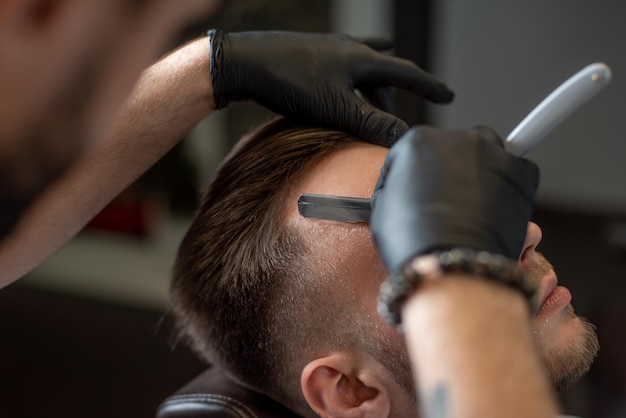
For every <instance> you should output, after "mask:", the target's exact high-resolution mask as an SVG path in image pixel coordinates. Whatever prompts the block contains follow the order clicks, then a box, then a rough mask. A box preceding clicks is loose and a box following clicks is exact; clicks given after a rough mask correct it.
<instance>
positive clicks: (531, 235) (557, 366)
mask: <svg viewBox="0 0 626 418" xmlns="http://www.w3.org/2000/svg"><path fill="white" fill-rule="evenodd" d="M387 151H388V150H387V149H386V148H383V147H380V146H376V145H371V144H365V143H353V144H349V145H347V146H345V147H344V148H341V149H340V150H338V151H336V152H334V153H332V154H331V155H329V156H327V157H325V158H323V159H322V160H321V161H320V162H319V163H318V164H316V165H315V166H313V168H312V169H311V170H309V171H308V172H307V173H306V175H305V177H304V179H303V180H302V182H301V183H299V184H298V185H297V186H296V187H294V190H293V191H292V196H291V199H292V200H291V201H293V202H294V204H293V207H291V208H290V217H291V219H293V220H295V221H296V222H300V223H301V224H300V225H301V226H303V228H304V230H305V231H306V234H307V236H308V238H307V240H308V242H310V243H311V245H313V249H314V251H315V252H316V253H318V255H319V257H320V259H323V260H329V261H328V262H329V263H331V264H333V265H334V266H335V271H336V272H337V275H338V276H339V277H338V279H337V280H338V281H339V280H341V281H342V282H345V281H347V282H349V283H350V285H351V288H352V293H353V296H354V300H355V301H358V302H357V307H356V308H357V309H364V310H367V311H368V316H369V317H371V318H372V332H374V333H375V334H376V335H377V336H378V337H379V338H380V339H384V340H385V341H391V342H392V343H393V344H396V345H398V351H401V352H402V353H405V354H404V355H401V356H399V357H398V359H397V361H401V362H408V357H407V356H406V348H405V343H404V340H403V338H402V337H400V335H399V334H398V333H396V332H395V330H393V329H392V328H391V327H389V326H387V325H386V324H385V323H384V321H383V320H382V319H381V318H380V317H379V315H378V314H377V312H376V299H377V297H378V291H379V287H380V284H381V283H382V281H383V280H385V279H386V278H387V272H386V270H385V268H384V266H383V265H382V262H381V260H380V259H379V257H378V254H377V252H376V249H375V247H374V243H373V240H372V238H371V234H370V231H369V228H368V226H367V225H366V224H364V223H355V224H352V223H343V222H335V221H327V220H319V219H309V218H302V217H300V216H299V214H298V212H297V207H296V203H295V202H296V201H297V198H298V196H299V195H300V194H301V193H314V194H326V195H335V196H349V197H366V198H369V197H371V195H372V193H373V191H374V187H375V184H376V181H377V179H378V175H379V172H380V168H381V167H382V165H383V162H384V159H385V156H386V154H387ZM540 240H541V230H540V229H539V227H538V226H537V225H536V224H534V223H529V226H528V233H527V238H526V243H525V246H524V251H523V254H522V255H521V256H520V263H521V265H522V268H523V269H524V270H525V271H526V272H527V274H528V275H529V276H530V277H532V278H534V279H535V280H537V282H538V283H540V289H541V290H540V292H539V295H538V299H539V302H540V304H541V305H542V308H541V310H540V311H539V313H538V315H537V316H536V318H535V319H534V321H533V326H534V330H535V335H536V337H537V340H538V341H539V346H540V347H541V350H542V354H543V356H544V357H545V360H546V364H547V366H548V370H549V372H550V375H551V377H552V378H553V380H554V382H555V385H557V386H560V385H561V384H562V383H565V382H568V381H572V380H575V379H577V378H579V377H580V375H581V374H582V373H584V372H585V371H586V370H587V369H588V367H589V365H590V363H591V361H592V359H593V357H594V355H595V352H596V351H597V340H596V338H595V334H594V333H593V331H592V328H591V326H590V325H588V324H587V323H585V322H584V321H583V320H581V319H580V318H578V317H577V316H575V315H574V314H573V310H572V308H571V305H569V301H570V298H571V295H569V292H568V291H567V289H565V288H563V287H555V286H556V275H555V273H554V271H553V270H552V266H550V265H549V264H548V262H547V261H546V260H545V258H543V256H541V254H539V253H538V252H537V251H536V247H537V245H538V244H539V241H540ZM581 347H585V348H584V349H581ZM585 352H587V353H585ZM404 366H406V367H398V368H397V369H396V370H409V367H408V364H407V365H404ZM407 373H408V375H407V376H397V375H396V376H393V380H394V382H393V384H397V385H396V389H397V392H398V395H397V402H404V403H405V404H404V405H405V408H406V405H408V404H407V402H409V403H410V402H411V400H410V398H408V397H407V394H402V393H401V392H407V385H409V386H410V385H411V383H410V382H411V376H410V372H407ZM391 374H393V372H391ZM407 382H408V383H407ZM408 391H409V392H413V389H412V388H411V387H409V389H408ZM410 395H411V393H409V394H408V396H409V397H410ZM398 410H399V411H402V410H404V411H407V410H412V409H398Z"/></svg>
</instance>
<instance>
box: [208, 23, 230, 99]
mask: <svg viewBox="0 0 626 418" xmlns="http://www.w3.org/2000/svg"><path fill="white" fill-rule="evenodd" d="M206 35H207V38H208V40H209V57H210V67H209V68H210V69H209V72H210V74H211V83H212V84H213V100H214V101H215V109H216V110H219V109H223V108H225V107H226V106H228V100H227V99H226V98H225V97H224V94H223V90H224V89H223V87H224V86H223V85H222V80H221V79H220V76H221V75H222V73H223V68H222V67H223V65H222V63H223V54H224V50H223V46H224V40H225V34H224V32H223V31H222V30H221V29H210V30H208V31H207V33H206Z"/></svg>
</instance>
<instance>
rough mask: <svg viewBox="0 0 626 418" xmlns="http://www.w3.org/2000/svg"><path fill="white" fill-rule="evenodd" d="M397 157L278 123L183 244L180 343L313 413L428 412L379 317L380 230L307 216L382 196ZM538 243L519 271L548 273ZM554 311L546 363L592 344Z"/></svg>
mask: <svg viewBox="0 0 626 418" xmlns="http://www.w3.org/2000/svg"><path fill="white" fill-rule="evenodd" d="M386 153H387V149H385V148H382V147H379V146H375V145H371V144H367V143H364V142H361V141H358V140H357V139H355V138H352V137H350V136H348V135H346V134H344V133H341V132H336V131H328V130H321V129H314V128H303V127H299V126H294V125H292V124H290V123H289V122H288V121H285V120H279V121H276V122H273V123H271V124H269V125H268V126H266V127H264V128H262V129H261V130H260V131H257V132H254V133H252V134H251V135H250V136H248V137H247V138H245V139H244V140H243V141H242V142H240V143H239V144H238V145H237V147H236V148H235V149H234V150H233V151H232V152H231V155H230V156H229V157H227V159H226V161H225V163H224V164H223V165H222V167H221V169H220V170H219V171H218V172H217V173H216V175H215V177H214V180H213V181H212V183H211V185H210V186H209V188H208V189H207V191H206V193H205V196H204V198H203V201H202V204H201V207H200V209H199V211H198V213H197V215H196V217H195V219H194V221H193V223H192V225H191V227H190V229H189V232H188V234H187V236H186V237H185V240H184V242H183V244H182V246H181V250H180V253H179V257H178V260H177V263H176V268H175V277H174V281H173V283H172V301H173V311H174V313H175V314H176V316H177V320H178V325H179V327H180V329H181V332H182V334H183V335H184V336H185V337H186V338H188V339H189V340H190V342H191V344H192V346H193V347H194V348H195V349H196V351H197V352H198V353H200V355H201V356H202V357H204V358H205V359H206V360H207V361H209V362H212V363H217V364H220V365H221V366H223V367H224V368H225V369H226V370H227V372H229V373H230V374H231V375H232V376H233V377H234V378H235V379H237V380H238V381H240V382H241V383H243V384H245V385H247V386H250V387H252V388H254V389H256V390H258V391H261V392H264V393H266V394H268V395H269V396H271V397H273V398H275V399H277V400H278V401H280V402H282V403H284V404H286V405H287V406H289V407H291V408H292V409H294V410H296V411H297V412H299V413H301V414H303V415H310V413H311V409H312V410H314V411H315V412H316V413H318V414H319V415H322V416H324V415H326V416H337V415H346V414H347V413H348V411H352V412H355V411H357V412H362V413H364V412H365V411H366V410H369V411H376V412H377V413H378V414H380V415H382V416H387V415H389V416H395V415H398V416H407V411H417V406H416V405H415V399H414V388H413V386H412V383H411V372H410V364H409V360H408V356H407V353H406V348H405V344H404V340H403V338H402V337H401V336H400V335H399V334H397V333H396V332H395V331H394V330H393V329H392V328H390V327H389V326H387V325H386V324H385V323H384V321H383V320H382V319H381V318H380V317H379V315H378V314H377V312H376V298H377V295H378V290H379V286H380V283H381V282H382V281H383V280H384V279H385V278H386V275H387V272H386V271H385V268H384V267H383V265H382V263H381V261H380V260H379V258H378V254H377V252H376V249H375V247H374V244H373V241H372V238H371V235H370V231H369V228H368V225H367V224H366V223H343V222H336V221H326V220H319V219H308V218H303V217H301V216H300V215H299V213H298V210H297V200H298V197H299V196H300V194H302V193H315V194H327V195H338V196H350V197H370V196H371V194H372V192H373V190H374V186H375V184H376V180H377V177H378V174H379V170H380V168H381V166H382V164H383V160H384V158H385V155H386ZM539 240H540V231H539V229H538V227H537V226H536V225H534V224H531V225H530V226H529V234H528V239H527V243H526V245H525V250H524V253H523V255H522V257H521V262H522V264H523V265H525V266H529V268H532V269H534V270H533V271H536V272H537V276H538V277H539V276H542V277H543V276H546V277H547V276H549V274H553V273H550V272H551V269H549V268H547V267H546V266H545V264H544V263H543V261H542V260H543V259H542V258H541V257H540V256H539V254H538V253H537V252H536V251H535V248H536V245H537V244H538V242H539ZM545 282H546V283H547V281H545ZM542 289H543V290H544V291H545V292H547V291H548V290H551V289H549V288H548V285H547V284H545V285H543V286H542ZM549 311H550V310H549V309H546V310H545V311H544V312H543V314H545V315H547V317H542V318H541V321H539V320H538V321H537V333H538V335H539V337H540V339H545V340H546V342H547V343H546V344H543V343H542V346H545V348H546V352H547V353H549V352H551V350H550V349H549V348H554V350H552V351H554V352H556V351H559V350H561V351H562V350H564V349H565V348H566V347H568V346H569V340H570V339H574V340H577V341H578V340H582V339H583V338H581V337H580V335H581V334H582V332H581V328H583V327H582V326H581V325H580V324H581V322H580V320H579V319H575V318H569V317H566V315H565V314H561V313H560V311H559V312H557V313H553V312H549ZM550 356H551V355H550ZM566 358H568V359H570V360H571V357H570V355H569V354H566ZM570 363H571V361H570ZM561 368H562V367H559V370H560V369H561Z"/></svg>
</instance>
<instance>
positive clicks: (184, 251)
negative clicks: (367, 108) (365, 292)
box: [171, 118, 356, 398]
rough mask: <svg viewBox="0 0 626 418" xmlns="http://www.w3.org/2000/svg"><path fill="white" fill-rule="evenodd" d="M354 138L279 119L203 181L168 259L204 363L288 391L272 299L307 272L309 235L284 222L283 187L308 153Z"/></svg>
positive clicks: (278, 392)
mask: <svg viewBox="0 0 626 418" xmlns="http://www.w3.org/2000/svg"><path fill="white" fill-rule="evenodd" d="M354 141H356V139H355V138H353V137H351V136H349V135H348V134H346V133H343V132H339V131H330V130H326V129H319V128H311V127H303V126H298V125H296V124H294V123H293V122H291V121H289V120H286V119H283V118H279V119H277V120H273V121H271V122H269V123H267V124H265V125H264V126H261V127H260V128H259V129H257V130H255V131H254V132H252V133H250V134H248V135H247V136H245V137H244V138H242V139H241V140H240V141H239V142H238V143H237V144H236V146H235V147H234V149H233V150H232V151H231V152H230V154H229V155H228V156H227V157H226V159H225V160H224V162H223V163H222V165H221V166H220V168H219V169H218V171H217V172H216V173H215V175H214V177H213V179H212V181H211V183H210V185H209V186H208V188H207V189H206V191H205V193H204V195H203V197H202V199H201V203H200V207H199V209H198V211H197V213H196V215H195V217H194V219H193V221H192V224H191V226H190V228H189V230H188V232H187V234H186V236H185V238H184V240H183V242H182V244H181V247H180V250H179V253H178V257H177V260H176V263H175V268H174V277H173V281H172V284H171V294H172V311H173V313H174V316H175V319H176V321H177V328H178V329H179V331H180V335H181V336H182V337H184V338H185V339H186V340H187V341H188V342H189V343H190V344H191V346H192V347H193V348H194V349H195V351H196V352H197V353H198V354H199V355H200V356H201V357H202V358H203V359H205V360H206V361H208V362H209V363H219V364H220V365H222V366H223V367H224V368H225V369H226V370H227V371H228V372H229V373H231V374H232V375H233V377H235V378H236V379H238V380H240V381H241V382H243V383H244V384H246V385H249V386H253V387H255V388H257V389H260V390H262V391H264V392H266V393H268V394H269V395H271V396H274V397H277V398H280V397H283V396H285V394H284V393H283V392H284V390H283V389H281V388H280V387H278V386H277V382H278V381H280V380H282V379H281V375H282V374H283V372H284V370H281V368H285V367H288V366H287V365H286V364H285V363H286V361H285V356H286V353H285V348H284V347H283V345H284V344H285V341H283V339H284V338H285V336H286V335H288V334H289V331H288V330H285V327H288V326H289V325H288V324H287V323H288V322H289V321H290V318H284V315H279V314H278V313H277V308H276V305H277V300H276V299H277V298H281V297H283V296H284V295H285V285H286V283H287V286H289V287H291V288H293V285H294V284H297V283H303V282H306V280H305V279H304V278H303V277H302V275H305V274H309V273H308V272H306V271H307V270H308V269H306V268H305V261H304V257H303V256H304V255H305V254H306V244H305V243H303V241H302V240H301V238H300V236H299V234H298V233H297V231H294V230H293V229H292V228H290V227H288V226H287V225H286V224H285V222H283V218H284V212H285V203H286V202H285V201H284V200H285V195H287V194H288V193H285V192H286V191H287V190H288V188H289V187H290V185H292V184H294V183H295V182H296V181H297V180H298V178H300V177H301V173H302V172H303V171H304V169H306V168H307V167H309V166H310V165H311V164H312V163H313V162H315V161H317V160H319V159H320V158H321V157H323V156H324V155H327V154H328V153H330V152H332V151H333V150H336V149H337V148H339V147H341V146H342V145H344V144H347V143H350V142H354ZM305 272H306V273H305ZM307 296H308V295H307ZM286 297H287V298H299V297H297V296H294V295H291V296H286ZM303 299H306V298H303ZM280 303H288V304H290V305H294V304H302V303H306V302H305V301H302V302H301V301H299V300H295V299H294V300H291V301H290V302H286V301H285V300H284V299H283V300H282V301H280ZM279 316H280V317H279Z"/></svg>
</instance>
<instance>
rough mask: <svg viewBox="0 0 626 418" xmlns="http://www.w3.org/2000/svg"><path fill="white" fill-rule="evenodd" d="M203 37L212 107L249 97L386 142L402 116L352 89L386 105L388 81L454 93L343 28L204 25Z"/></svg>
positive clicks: (397, 132)
mask: <svg viewBox="0 0 626 418" xmlns="http://www.w3.org/2000/svg"><path fill="white" fill-rule="evenodd" d="M209 36H210V37H211V77H212V80H213V90H214V93H213V95H214V98H215V104H216V107H217V109H221V108H224V107H226V106H227V105H228V104H229V103H230V102H233V101H238V100H254V101H255V102H257V103H259V104H260V105H262V106H264V107H266V108H268V109H270V110H272V111H273V112H276V113H279V114H282V115H284V116H287V117H290V118H293V119H296V120H301V121H303V122H308V123H315V124H319V125H320V126H323V127H327V128H334V129H339V130H342V131H346V132H349V133H351V134H352V135H355V136H356V137H358V138H360V139H363V140H366V141H370V142H374V143H377V144H380V145H385V146H389V145H391V144H392V143H393V142H395V141H396V140H397V139H398V138H399V137H400V136H401V135H402V134H403V133H404V132H406V130H407V129H408V127H407V125H406V123H404V122H403V121H401V120H400V119H398V118H396V117H395V116H392V115H391V114H389V113H386V112H384V111H381V110H380V109H377V108H376V107H375V106H373V105H372V104H369V103H367V101H365V100H362V99H360V98H359V97H358V96H357V95H356V94H355V93H354V90H355V89H360V90H361V91H362V92H364V93H365V95H366V96H369V97H368V99H370V101H371V102H372V103H374V104H376V105H377V106H382V107H383V108H384V110H387V111H391V109H390V106H391V103H392V100H390V97H391V96H390V94H389V88H390V87H391V86H394V87H399V88H403V89H407V90H409V91H411V92H413V93H415V94H417V95H420V96H422V97H424V98H425V99H427V100H429V101H432V102H434V103H448V102H450V101H451V100H452V99H453V97H454V93H452V92H451V91H450V90H449V89H448V88H447V87H446V86H445V85H444V84H443V83H441V82H439V81H437V80H436V79H435V78H433V77H432V76H431V75H429V74H428V73H426V72H424V71H423V70H421V69H420V68H419V67H417V66H416V65H415V64H414V63H412V62H410V61H408V60H405V59H401V58H397V57H393V56H389V55H385V54H383V53H381V52H378V51H377V50H376V49H387V48H389V47H390V45H391V44H390V42H386V43H385V42H380V41H377V42H373V43H372V44H371V46H372V47H370V46H367V45H366V44H365V43H361V42H357V41H355V40H354V39H352V38H350V37H348V36H345V35H337V34H314V33H297V32H241V33H229V34H225V33H223V32H222V31H210V32H209ZM373 48H376V49H373Z"/></svg>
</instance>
